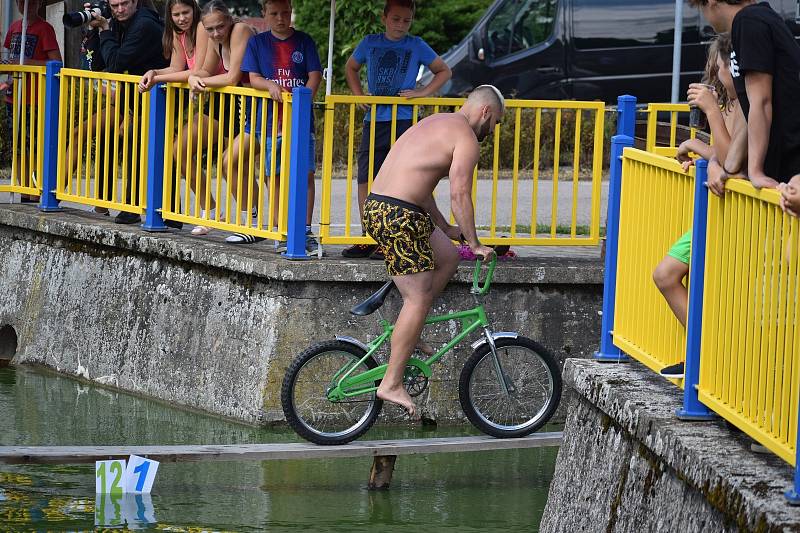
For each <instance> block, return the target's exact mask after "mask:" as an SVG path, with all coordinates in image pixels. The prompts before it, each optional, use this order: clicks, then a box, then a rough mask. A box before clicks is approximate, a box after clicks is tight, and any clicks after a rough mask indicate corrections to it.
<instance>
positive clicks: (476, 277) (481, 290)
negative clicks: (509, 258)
mask: <svg viewBox="0 0 800 533" xmlns="http://www.w3.org/2000/svg"><path fill="white" fill-rule="evenodd" d="M482 264H483V261H482V260H481V259H477V260H476V261H475V270H474V271H473V272H472V289H473V290H474V291H476V292H477V293H478V294H480V295H484V294H486V293H487V292H489V286H490V285H491V284H492V276H494V267H495V266H496V265H497V254H492V260H491V261H489V268H488V270H487V271H486V278H485V279H484V280H483V287H481V285H480V274H481V265H482Z"/></svg>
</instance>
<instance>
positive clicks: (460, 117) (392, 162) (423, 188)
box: [363, 85, 505, 417]
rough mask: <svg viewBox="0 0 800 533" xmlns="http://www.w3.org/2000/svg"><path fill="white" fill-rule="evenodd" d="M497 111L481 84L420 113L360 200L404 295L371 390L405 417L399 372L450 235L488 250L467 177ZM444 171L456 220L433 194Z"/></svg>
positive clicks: (450, 260)
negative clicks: (439, 108)
mask: <svg viewBox="0 0 800 533" xmlns="http://www.w3.org/2000/svg"><path fill="white" fill-rule="evenodd" d="M504 111H505V99H504V98H503V95H502V94H501V93H500V91H498V90H497V88H496V87H494V86H492V85H481V86H480V87H477V88H476V89H475V90H474V91H473V92H472V93H471V94H470V95H469V98H467V101H466V103H465V104H464V106H463V107H462V108H461V109H460V110H458V111H457V112H455V113H437V114H435V115H431V116H429V117H427V118H425V119H423V120H421V121H419V122H418V123H417V124H416V125H414V126H413V127H412V128H410V129H409V130H408V131H406V132H405V133H404V134H403V135H402V136H400V138H399V139H397V141H396V142H395V144H394V145H393V146H392V149H391V150H390V151H389V154H388V155H387V157H386V160H385V162H384V163H383V165H382V166H381V169H380V171H379V172H378V175H377V176H376V177H375V180H374V182H373V184H372V191H371V193H370V195H369V196H368V197H367V201H366V202H365V204H364V220H363V225H364V228H365V229H366V231H367V234H368V235H369V236H370V237H372V238H373V239H375V241H376V242H377V243H378V245H379V246H380V247H381V249H382V250H383V253H384V258H385V259H384V260H385V262H386V270H387V271H388V272H389V275H390V276H391V277H392V279H393V280H394V282H395V285H396V286H397V288H398V289H399V290H400V294H401V296H402V297H403V307H402V309H401V310H400V314H399V315H398V317H397V322H396V323H395V329H394V332H393V334H392V344H391V355H390V357H389V364H388V368H387V370H386V374H385V377H384V378H383V380H382V381H381V384H380V387H378V391H377V395H378V398H380V399H382V400H385V401H388V402H391V403H395V404H398V405H400V406H401V407H403V408H404V409H405V410H406V411H407V412H408V414H409V415H410V416H411V417H415V416H416V406H415V404H414V402H413V400H412V399H411V396H409V394H408V392H407V391H406V389H405V388H404V386H403V373H404V371H405V367H406V364H407V363H408V360H409V358H410V357H411V353H412V352H413V350H414V348H415V346H417V343H418V342H419V338H420V333H421V332H422V327H423V325H424V321H425V317H426V316H427V315H428V311H429V310H430V308H431V305H432V304H433V300H434V299H435V298H436V297H437V296H438V295H439V294H440V293H441V292H442V290H443V289H444V287H445V286H446V285H447V282H448V281H450V278H451V277H452V276H453V274H455V272H456V269H457V268H458V262H459V260H460V256H459V254H458V251H457V249H456V247H455V246H454V245H453V244H452V242H451V240H459V239H463V240H465V241H466V243H467V244H468V245H469V247H470V249H471V250H472V252H473V253H474V254H475V255H480V256H483V257H484V259H488V258H490V257H491V254H492V253H494V252H493V250H492V249H491V248H489V247H487V246H483V245H482V244H481V243H480V241H479V240H478V235H477V231H476V229H475V216H474V212H473V209H472V177H473V173H474V171H475V167H476V165H477V164H478V157H479V152H480V150H479V143H480V142H482V141H483V140H484V139H485V138H486V137H487V136H488V135H489V134H490V133H492V132H493V131H494V128H495V126H496V125H497V124H499V123H500V119H501V118H502V116H503V112H504ZM445 176H447V177H449V180H450V205H451V209H452V211H453V215H454V216H455V219H456V222H457V224H458V225H456V226H451V225H450V224H449V223H448V222H447V219H446V218H445V217H444V215H442V213H441V212H440V211H439V209H438V208H437V207H436V202H435V200H434V199H433V191H434V189H435V188H436V185H437V184H438V183H439V181H440V180H441V179H442V178H444V177H445Z"/></svg>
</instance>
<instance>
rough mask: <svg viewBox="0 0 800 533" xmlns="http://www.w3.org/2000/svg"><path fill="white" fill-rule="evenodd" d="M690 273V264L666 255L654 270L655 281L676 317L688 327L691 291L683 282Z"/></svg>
mask: <svg viewBox="0 0 800 533" xmlns="http://www.w3.org/2000/svg"><path fill="white" fill-rule="evenodd" d="M687 274H689V265H687V264H686V263H683V262H681V261H678V260H677V259H675V258H674V257H672V256H669V255H668V256H666V257H664V259H662V260H661V262H660V263H659V264H658V266H657V267H656V269H655V271H654V272H653V281H654V282H655V284H656V287H658V290H660V291H661V294H663V295H664V299H665V300H666V301H667V305H669V308H670V309H672V312H673V313H674V314H675V318H677V319H678V321H679V322H680V323H681V324H682V325H683V327H686V314H687V312H688V311H687V310H688V307H689V292H688V290H687V289H686V286H685V285H684V284H683V278H685V277H686V275H687Z"/></svg>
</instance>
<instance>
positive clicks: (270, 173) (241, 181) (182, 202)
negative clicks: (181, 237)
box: [161, 84, 292, 240]
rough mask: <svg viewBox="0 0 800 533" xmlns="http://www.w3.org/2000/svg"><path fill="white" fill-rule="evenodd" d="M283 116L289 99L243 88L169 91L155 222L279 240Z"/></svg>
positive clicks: (287, 123) (284, 207)
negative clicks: (160, 194) (160, 197)
mask: <svg viewBox="0 0 800 533" xmlns="http://www.w3.org/2000/svg"><path fill="white" fill-rule="evenodd" d="M259 108H263V109H265V110H267V112H264V113H260V112H258V109H259ZM275 110H277V112H274V111H275ZM291 115H292V105H291V94H290V93H284V95H283V103H279V102H276V101H273V100H272V99H270V97H269V94H267V93H265V92H263V91H256V90H254V89H249V88H243V87H226V88H222V89H214V90H210V91H209V92H208V93H206V94H203V95H200V96H199V97H197V98H192V97H191V95H190V94H189V90H188V87H187V86H186V85H180V84H169V85H168V86H167V121H166V131H165V135H166V143H165V145H166V150H165V157H164V203H163V208H162V212H161V214H162V216H163V218H164V219H166V220H177V221H180V222H185V223H190V224H197V225H203V226H207V227H210V228H217V229H221V230H227V231H233V232H239V233H245V234H248V235H252V236H256V237H263V238H271V239H276V240H286V229H287V224H288V199H289V187H288V186H282V185H283V184H288V168H289V154H290V150H291V146H290V144H291V143H290V141H289V139H291ZM251 121H252V122H254V123H255V124H253V126H254V127H251ZM245 126H247V129H248V130H249V131H250V132H251V133H255V134H245V133H244V132H245ZM262 139H267V140H268V141H266V142H261V140H262ZM267 162H268V163H267ZM283 169H286V171H285V172H284V173H285V174H286V175H287V177H282V176H281V170H283ZM180 178H184V180H183V182H181V180H180ZM265 226H266V227H265Z"/></svg>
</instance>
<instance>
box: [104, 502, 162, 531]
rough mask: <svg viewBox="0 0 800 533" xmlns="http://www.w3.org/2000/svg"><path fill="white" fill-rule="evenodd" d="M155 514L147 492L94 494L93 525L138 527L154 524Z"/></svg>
mask: <svg viewBox="0 0 800 533" xmlns="http://www.w3.org/2000/svg"><path fill="white" fill-rule="evenodd" d="M155 522H156V516H155V513H154V512H153V502H152V501H151V500H150V495H149V494H96V495H95V506H94V525H96V526H121V525H124V524H128V528H129V529H139V528H141V527H146V526H147V525H148V524H154V523H155Z"/></svg>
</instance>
